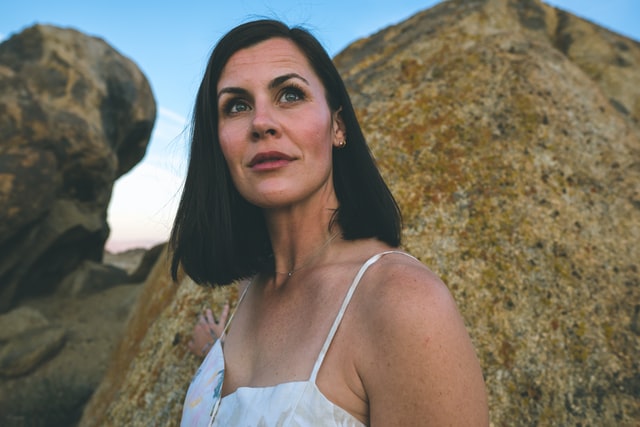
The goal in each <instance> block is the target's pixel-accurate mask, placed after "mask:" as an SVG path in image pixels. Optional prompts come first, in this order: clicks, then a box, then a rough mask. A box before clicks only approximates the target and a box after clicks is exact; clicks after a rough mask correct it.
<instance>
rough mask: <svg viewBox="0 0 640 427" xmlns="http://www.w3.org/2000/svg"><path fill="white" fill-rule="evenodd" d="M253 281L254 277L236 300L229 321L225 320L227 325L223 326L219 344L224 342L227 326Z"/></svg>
mask: <svg viewBox="0 0 640 427" xmlns="http://www.w3.org/2000/svg"><path fill="white" fill-rule="evenodd" d="M255 280H256V276H254V277H253V279H251V281H250V282H249V283H248V284H247V286H246V287H245V288H244V291H242V294H241V295H240V298H238V303H237V304H236V307H235V308H234V309H233V312H232V313H231V316H229V320H227V324H226V325H224V330H223V331H222V335H220V338H219V339H220V342H221V343H222V342H224V337H225V336H226V335H227V331H228V330H229V325H231V321H232V320H233V316H235V314H236V312H237V311H238V308H239V307H240V303H241V302H242V300H243V299H244V296H245V295H246V294H247V291H248V290H249V288H250V287H251V285H252V284H253V282H254V281H255Z"/></svg>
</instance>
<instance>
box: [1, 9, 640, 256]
mask: <svg viewBox="0 0 640 427" xmlns="http://www.w3.org/2000/svg"><path fill="white" fill-rule="evenodd" d="M6 3H9V4H6ZM437 3H440V1H436V0H419V1H418V0H402V1H389V0H358V1H349V0H342V1H337V0H279V1H268V2H267V1H256V0H254V1H251V0H232V1H225V2H223V1H219V0H218V1H216V0H209V1H205V0H198V1H189V0H184V1H181V2H177V1H155V2H147V1H144V2H143V1H135V0H129V1H123V0H111V1H109V0H102V1H95V2H89V1H86V0H85V1H76V0H73V1H58V2H52V1H50V0H20V1H13V2H5V5H3V6H1V7H0V40H2V39H4V38H7V37H10V36H11V35H12V34H14V33H17V32H20V31H21V30H23V29H24V28H26V27H28V26H31V25H33V24H35V23H43V24H53V25H57V26H61V27H72V28H75V29H78V30H80V31H82V32H84V33H87V34H90V35H95V36H98V37H101V38H103V39H104V40H105V41H107V42H108V43H109V44H110V45H111V46H113V47H114V48H116V49H117V50H118V51H120V52H121V53H122V54H124V55H125V56H127V57H129V58H131V59H132V60H133V61H134V62H136V64H138V66H139V67H140V68H141V69H142V71H143V72H144V73H145V75H146V76H147V78H148V79H149V81H150V83H151V86H152V89H153V92H154V95H155V97H156V102H157V107H158V116H157V119H156V125H155V129H154V132H153V135H152V138H151V141H150V144H149V147H148V149H147V154H146V156H145V158H144V159H143V161H142V162H141V163H140V164H138V166H136V167H135V168H134V169H133V170H132V171H131V172H129V173H128V174H126V175H125V176H123V177H122V178H120V179H119V180H118V181H117V182H116V184H115V187H114V193H113V197H112V201H111V204H110V206H109V223H110V225H111V229H112V231H111V236H110V238H109V241H108V243H107V247H108V248H109V249H110V250H112V251H118V250H123V249H126V248H129V247H135V246H145V247H146V246H149V245H151V244H153V243H157V242H160V241H164V240H166V239H167V237H168V234H169V230H170V228H171V221H172V218H173V214H174V212H175V208H176V205H177V202H178V199H179V191H180V185H181V183H182V179H183V171H184V166H185V163H186V156H187V154H186V152H185V150H184V146H185V144H186V139H185V137H184V132H183V130H184V129H185V126H186V125H187V119H188V117H189V115H190V112H191V104H192V102H193V99H194V96H195V92H196V89H197V86H198V84H199V80H200V77H201V75H202V72H203V69H204V65H205V63H206V59H207V56H208V54H209V52H210V51H211V49H212V47H213V45H214V44H215V42H216V41H217V40H218V39H219V38H220V37H221V36H222V35H223V34H224V33H225V32H226V31H228V30H229V29H231V28H232V27H234V26H235V25H237V24H239V23H242V22H244V21H246V20H249V19H250V18H252V17H264V16H267V17H275V18H278V19H281V20H284V21H285V22H287V23H289V24H300V25H303V26H305V27H307V28H309V29H310V30H311V31H312V32H313V33H314V34H315V35H316V36H317V37H318V38H319V39H320V41H321V42H322V43H323V44H324V46H325V48H326V49H327V50H328V51H329V53H330V54H331V55H335V54H336V53H338V52H339V51H341V50H342V49H344V48H345V47H346V46H348V45H349V44H350V43H351V42H353V41H355V40H357V39H359V38H361V37H365V36H368V35H370V34H373V33H375V32H376V31H378V30H380V29H382V28H384V27H386V26H389V25H392V24H395V23H398V22H400V21H402V20H404V19H406V18H408V17H410V16H412V15H413V14H415V13H416V12H418V11H421V10H424V9H427V8H429V7H432V6H433V5H435V4H437ZM546 3H548V4H551V5H554V6H557V7H559V8H561V9H565V10H567V11H569V12H571V13H573V14H575V15H578V16H580V17H583V18H586V19H588V20H590V21H593V22H595V23H597V24H599V25H602V26H604V27H607V28H609V29H611V30H613V31H616V32H619V33H621V34H623V35H625V36H628V37H632V38H634V39H635V40H640V25H639V24H638V22H640V1H638V0H609V1H602V0H550V1H547V2H546ZM0 143H1V142H0Z"/></svg>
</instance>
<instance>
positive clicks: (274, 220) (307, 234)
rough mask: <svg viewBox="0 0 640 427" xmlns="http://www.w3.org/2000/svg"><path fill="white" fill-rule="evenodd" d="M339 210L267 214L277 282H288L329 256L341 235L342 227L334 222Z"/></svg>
mask: <svg viewBox="0 0 640 427" xmlns="http://www.w3.org/2000/svg"><path fill="white" fill-rule="evenodd" d="M332 205H333V204H332ZM324 206H327V204H324ZM333 206H337V203H336V204H335V205H333ZM335 210H336V208H335V207H332V208H328V207H323V208H317V207H316V208H315V209H304V208H303V207H300V206H298V207H295V208H287V209H279V210H277V211H276V210H270V211H267V212H265V217H266V222H267V227H268V230H269V236H270V238H271V247H272V250H273V255H274V266H275V275H276V282H283V281H285V280H286V279H288V277H291V276H293V275H294V274H296V273H297V272H299V271H300V270H302V269H305V268H309V267H311V266H313V265H314V264H315V263H317V262H319V261H320V260H321V259H322V258H324V257H325V256H326V255H327V253H328V252H329V251H330V249H331V246H332V244H334V243H335V242H336V241H337V240H339V239H340V234H341V230H340V227H339V225H338V224H337V223H333V224H332V223H331V222H332V221H331V220H332V218H333V216H334V214H335ZM278 276H282V277H278ZM283 279H284V280H283Z"/></svg>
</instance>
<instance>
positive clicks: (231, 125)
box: [217, 38, 344, 208]
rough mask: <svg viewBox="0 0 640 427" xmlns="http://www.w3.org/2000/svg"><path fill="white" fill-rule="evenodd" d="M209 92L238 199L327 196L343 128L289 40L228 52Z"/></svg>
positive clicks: (260, 201)
mask: <svg viewBox="0 0 640 427" xmlns="http://www.w3.org/2000/svg"><path fill="white" fill-rule="evenodd" d="M217 96H218V137H219V140H220V147H221V149H222V153H223V154H224V157H225V159H226V161H227V165H228V166H229V170H230V172H231V177H232V179H233V182H234V184H235V186H236V188H237V189H238V191H239V192H240V194H242V196H243V197H244V198H245V199H247V200H248V201H249V202H250V203H253V204H255V205H257V206H260V207H263V208H278V207H285V206H290V205H293V204H295V203H302V202H304V201H309V200H313V199H314V197H316V196H320V197H322V195H324V196H325V197H334V196H335V193H334V189H333V180H332V147H333V146H337V145H338V143H339V142H340V141H342V140H343V139H344V129H343V128H344V126H343V124H342V119H341V118H340V117H339V112H332V111H331V110H330V109H329V106H328V104H327V101H326V97H325V88H324V87H323V85H322V82H321V81H320V79H319V78H318V77H317V76H316V74H315V72H314V71H313V69H312V68H311V66H310V65H309V63H308V61H307V59H306V58H305V56H304V55H303V53H302V52H301V51H300V50H299V49H298V47H297V46H296V45H295V44H294V43H293V42H292V41H290V40H287V39H284V38H272V39H268V40H266V41H263V42H261V43H259V44H256V45H254V46H251V47H249V48H246V49H242V50H239V51H238V52H236V53H235V54H233V55H232V56H231V58H230V59H229V61H228V62H227V64H226V65H225V67H224V68H223V70H222V74H221V76H220V80H219V81H218V86H217Z"/></svg>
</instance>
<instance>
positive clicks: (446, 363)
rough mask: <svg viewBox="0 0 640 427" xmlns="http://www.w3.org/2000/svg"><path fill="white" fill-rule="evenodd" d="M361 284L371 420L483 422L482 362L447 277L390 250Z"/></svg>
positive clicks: (364, 370)
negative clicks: (443, 278)
mask: <svg viewBox="0 0 640 427" xmlns="http://www.w3.org/2000/svg"><path fill="white" fill-rule="evenodd" d="M363 284H364V285H365V286H364V291H363V292H362V293H361V294H360V297H361V300H360V304H359V310H358V311H359V313H358V315H359V316H360V320H361V321H362V324H364V325H365V326H364V327H363V330H362V331H361V332H362V341H361V342H360V344H361V346H360V347H361V348H362V350H361V351H360V352H359V354H360V357H361V359H360V363H359V366H360V369H361V370H360V375H361V377H362V379H363V383H364V386H365V390H366V391H367V395H368V398H369V404H370V411H371V421H374V420H375V421H376V422H375V423H376V424H382V425H414V423H416V422H419V420H421V419H422V420H425V419H431V420H434V425H443V424H447V425H449V424H451V425H485V421H486V419H487V417H486V416H485V415H486V392H485V389H484V381H483V378H482V372H481V370H480V365H479V363H478V360H477V358H476V355H475V350H474V348H473V345H472V343H471V339H470V338H469V335H468V333H467V331H466V328H465V325H464V321H463V319H462V317H461V315H460V313H459V312H458V309H457V306H456V303H455V301H454V298H453V296H452V295H451V293H450V292H449V290H448V288H447V286H446V285H445V284H444V283H443V281H442V280H441V279H440V278H439V277H438V276H437V275H436V274H435V273H434V272H433V271H431V270H430V269H429V268H427V267H426V266H425V265H424V264H422V263H421V262H419V261H417V260H415V259H412V258H410V257H408V256H406V255H403V254H388V255H385V256H383V257H382V258H381V259H380V260H379V261H378V262H377V263H376V264H374V265H372V266H371V271H367V273H366V275H365V276H364V277H363ZM380 367H384V369H383V370H381V369H380ZM472 419H473V420H474V422H471V423H470V420H472Z"/></svg>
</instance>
